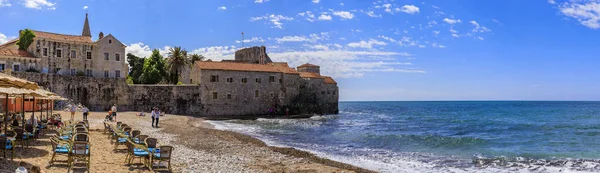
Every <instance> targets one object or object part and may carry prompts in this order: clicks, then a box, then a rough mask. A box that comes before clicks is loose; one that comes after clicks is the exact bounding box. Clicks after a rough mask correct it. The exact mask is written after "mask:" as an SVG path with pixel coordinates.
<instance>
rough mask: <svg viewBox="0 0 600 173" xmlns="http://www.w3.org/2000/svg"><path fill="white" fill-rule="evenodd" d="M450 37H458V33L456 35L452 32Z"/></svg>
mask: <svg viewBox="0 0 600 173" xmlns="http://www.w3.org/2000/svg"><path fill="white" fill-rule="evenodd" d="M452 37H455V38H458V37H460V35H458V34H456V33H452Z"/></svg>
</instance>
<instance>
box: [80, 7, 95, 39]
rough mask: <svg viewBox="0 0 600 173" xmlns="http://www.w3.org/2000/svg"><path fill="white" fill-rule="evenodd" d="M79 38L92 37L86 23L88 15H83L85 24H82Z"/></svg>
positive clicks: (88, 24)
mask: <svg viewBox="0 0 600 173" xmlns="http://www.w3.org/2000/svg"><path fill="white" fill-rule="evenodd" d="M81 36H87V37H90V38H91V37H92V32H90V23H89V22H88V14H87V13H85V23H83V31H81Z"/></svg>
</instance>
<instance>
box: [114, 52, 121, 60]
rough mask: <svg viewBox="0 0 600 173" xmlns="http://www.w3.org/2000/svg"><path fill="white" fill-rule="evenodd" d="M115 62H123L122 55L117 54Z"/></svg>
mask: <svg viewBox="0 0 600 173" xmlns="http://www.w3.org/2000/svg"><path fill="white" fill-rule="evenodd" d="M115 61H121V55H119V54H118V53H116V54H115Z"/></svg>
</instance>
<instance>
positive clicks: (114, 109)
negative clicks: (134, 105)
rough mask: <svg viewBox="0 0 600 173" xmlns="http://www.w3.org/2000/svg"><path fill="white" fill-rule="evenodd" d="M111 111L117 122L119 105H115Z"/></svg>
mask: <svg viewBox="0 0 600 173" xmlns="http://www.w3.org/2000/svg"><path fill="white" fill-rule="evenodd" d="M110 111H112V116H113V117H114V118H115V121H117V104H113V106H112V108H110Z"/></svg>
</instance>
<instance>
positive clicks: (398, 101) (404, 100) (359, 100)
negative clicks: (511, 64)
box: [339, 100, 600, 102]
mask: <svg viewBox="0 0 600 173" xmlns="http://www.w3.org/2000/svg"><path fill="white" fill-rule="evenodd" d="M489 101H513V102H514V101H526V102H599V101H600V100H340V101H339V102H489Z"/></svg>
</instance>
